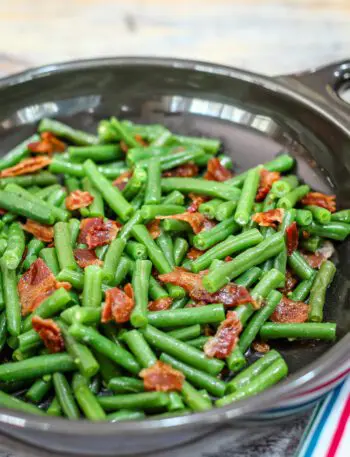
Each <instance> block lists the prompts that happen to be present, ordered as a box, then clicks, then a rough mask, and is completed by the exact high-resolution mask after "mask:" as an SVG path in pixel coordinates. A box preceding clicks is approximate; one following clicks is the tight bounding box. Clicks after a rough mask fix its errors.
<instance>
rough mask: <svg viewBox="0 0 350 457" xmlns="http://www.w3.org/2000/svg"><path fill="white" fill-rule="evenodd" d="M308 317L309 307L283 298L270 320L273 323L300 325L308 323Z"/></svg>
mask: <svg viewBox="0 0 350 457" xmlns="http://www.w3.org/2000/svg"><path fill="white" fill-rule="evenodd" d="M308 315H309V305H307V304H306V303H303V302H301V301H293V300H291V299H289V298H287V297H285V296H283V297H282V299H281V301H280V302H279V304H278V305H277V308H276V309H275V311H274V312H273V313H272V314H271V316H270V319H271V320H272V321H273V322H281V323H285V324H293V323H295V324H300V323H302V322H306V321H307V319H308Z"/></svg>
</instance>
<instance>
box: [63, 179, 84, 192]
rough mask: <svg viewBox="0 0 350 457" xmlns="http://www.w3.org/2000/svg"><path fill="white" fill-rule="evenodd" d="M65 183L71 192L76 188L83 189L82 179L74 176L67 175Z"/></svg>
mask: <svg viewBox="0 0 350 457" xmlns="http://www.w3.org/2000/svg"><path fill="white" fill-rule="evenodd" d="M64 185H65V187H66V189H67V191H68V192H69V193H71V192H74V191H75V190H81V189H80V181H79V179H77V178H75V177H74V176H65V178H64Z"/></svg>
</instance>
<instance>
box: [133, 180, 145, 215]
mask: <svg viewBox="0 0 350 457" xmlns="http://www.w3.org/2000/svg"><path fill="white" fill-rule="evenodd" d="M144 200H145V189H144V187H143V188H142V189H141V190H140V191H139V192H138V193H137V194H136V195H135V197H134V198H133V199H132V200H131V201H130V205H131V206H132V208H133V209H134V211H137V210H139V209H140V208H141V206H142V205H143V204H144ZM138 223H139V222H138Z"/></svg>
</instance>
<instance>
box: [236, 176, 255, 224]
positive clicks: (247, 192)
mask: <svg viewBox="0 0 350 457" xmlns="http://www.w3.org/2000/svg"><path fill="white" fill-rule="evenodd" d="M260 170H261V169H260V168H259V167H257V168H253V169H251V170H249V171H248V173H247V176H246V178H245V180H244V183H243V188H242V193H241V195H240V198H239V200H238V204H237V208H236V211H235V215H234V220H235V221H236V222H237V224H238V225H240V226H243V225H246V224H248V222H249V220H250V214H251V212H252V209H253V204H254V201H255V196H256V193H257V190H258V186H259V180H260Z"/></svg>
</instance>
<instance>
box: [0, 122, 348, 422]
mask: <svg viewBox="0 0 350 457" xmlns="http://www.w3.org/2000/svg"><path fill="white" fill-rule="evenodd" d="M43 132H51V133H52V134H53V135H55V136H56V137H57V138H58V139H60V140H61V141H63V142H64V143H65V144H66V150H65V151H64V152H63V153H62V152H61V153H54V155H53V156H52V160H51V163H50V165H49V167H48V170H43V171H40V172H37V173H33V174H28V175H20V176H13V177H5V178H4V177H3V178H2V177H0V209H1V210H4V211H2V212H1V214H3V215H2V216H1V220H0V351H2V354H3V362H2V363H1V365H0V386H1V387H0V406H3V407H6V408H14V409H17V410H19V411H23V412H26V413H33V414H41V415H52V416H61V417H65V418H67V419H69V420H77V419H89V420H93V421H95V420H96V421H110V422H117V421H123V420H141V419H145V418H149V417H153V418H158V417H159V418H162V417H171V416H173V415H183V414H189V413H191V412H196V411H206V410H208V409H210V408H212V407H213V406H218V407H220V406H224V405H227V404H230V403H232V402H234V401H237V400H241V399H245V398H248V397H249V396H252V395H255V394H257V393H259V392H261V391H263V390H264V389H267V388H269V387H270V386H272V385H274V384H276V383H277V382H278V381H280V380H281V379H283V378H284V377H285V376H287V374H288V366H287V363H286V361H285V360H284V359H283V357H282V356H281V354H279V353H278V352H277V351H276V350H275V349H273V348H272V349H269V350H268V351H267V353H266V354H264V355H263V356H262V355H261V356H260V357H258V358H257V357H253V358H254V360H256V359H257V360H256V361H255V362H254V363H251V357H250V355H251V354H252V353H253V352H254V347H256V346H255V345H254V344H253V343H254V342H266V341H268V342H269V344H270V345H271V346H273V344H274V340H275V339H289V342H290V344H293V342H292V340H294V339H298V338H300V339H313V340H324V341H332V340H334V339H335V338H336V324H335V323H332V322H324V321H323V315H324V307H325V304H326V301H327V289H328V287H329V285H330V284H331V283H332V281H333V279H334V277H335V275H336V267H335V265H334V263H333V262H332V261H331V260H330V259H324V262H323V263H322V264H321V265H320V267H319V268H313V267H312V265H311V264H310V263H309V261H308V257H307V255H306V254H309V255H315V254H316V255H320V254H319V252H322V246H323V244H324V242H325V239H328V240H335V241H338V242H340V241H343V240H345V239H346V238H347V237H348V235H349V234H350V210H349V209H342V210H340V211H333V209H332V211H333V212H332V211H331V210H329V209H327V208H325V207H321V206H317V205H315V204H310V205H306V204H305V205H304V204H303V203H302V201H304V200H303V199H304V198H305V196H307V195H308V193H309V192H310V191H311V190H310V187H309V186H308V185H307V184H304V183H302V182H300V180H299V178H298V177H297V176H296V175H295V174H293V167H294V159H293V158H292V157H291V156H290V155H288V154H282V155H279V156H278V157H276V158H274V159H273V160H271V161H270V162H268V163H266V164H263V165H258V166H256V167H254V168H251V169H249V170H247V171H245V172H244V173H241V174H239V175H236V176H234V177H232V178H230V179H227V180H226V181H220V182H217V181H215V180H208V179H206V176H205V172H206V169H207V164H208V161H209V160H211V159H213V158H214V157H217V159H218V161H219V163H220V166H221V167H223V168H224V169H226V170H231V169H232V161H231V159H230V158H229V156H227V155H225V154H223V153H222V151H221V144H220V141H218V140H217V139H213V138H205V137H195V136H193V137H190V136H183V135H177V134H174V133H172V132H171V131H170V130H169V129H167V128H166V127H165V126H162V125H158V124H156V125H140V124H134V123H132V122H130V121H126V120H118V119H116V118H114V117H113V118H111V119H104V120H102V121H100V123H99V125H98V128H97V133H96V134H92V133H88V132H84V131H81V130H77V129H75V128H72V127H70V126H69V125H66V124H64V123H62V122H59V121H56V120H53V119H43V120H42V121H41V122H40V123H39V126H38V129H37V132H36V133H34V135H32V136H31V137H30V138H28V139H27V140H25V141H23V142H22V143H20V144H19V145H17V146H15V147H14V148H13V149H12V150H10V151H8V152H7V153H6V154H5V155H4V156H3V157H2V158H0V172H2V171H3V170H6V169H8V168H10V167H13V166H16V165H17V164H19V163H21V161H22V160H25V159H28V158H29V157H31V154H32V153H31V151H30V148H28V145H29V143H32V142H37V141H40V134H42V133H43ZM188 164H190V167H189V168H191V169H192V170H193V169H195V170H196V172H195V173H196V175H195V176H190V177H182V175H181V174H180V175H178V174H176V170H177V167H181V170H182V172H183V168H186V167H187V166H188ZM264 169H265V171H266V170H267V171H269V172H279V173H280V176H279V179H277V180H276V181H275V182H274V183H273V184H272V185H271V187H270V188H269V189H268V190H269V191H268V193H267V195H266V196H265V197H264V198H263V201H261V199H260V201H259V202H257V195H258V193H259V190H261V189H260V184H261V176H262V171H263V170H264ZM120 175H123V178H124V176H126V178H125V180H126V182H125V186H124V187H123V188H120V187H119V185H118V186H117V185H116V183H114V180H115V179H116V178H118V177H119V176H120ZM76 191H83V192H88V193H89V194H90V195H91V196H92V197H93V201H92V203H91V204H89V205H88V206H87V207H83V208H80V209H78V210H75V211H70V210H69V209H67V207H66V204H65V200H66V197H67V196H68V195H69V194H70V193H72V192H76ZM192 194H196V195H197V196H202V197H204V199H203V201H202V202H201V204H199V205H198V208H197V210H195V212H196V215H193V214H192V213H189V212H188V208H189V206H190V205H191V204H192V203H193V202H192V198H193V196H192ZM269 210H277V211H280V212H281V215H282V216H281V221H282V222H280V223H278V224H276V225H274V226H270V227H266V226H259V225H258V224H257V223H255V222H253V220H252V217H253V216H254V214H255V213H258V212H265V211H269ZM192 211H193V210H192ZM184 213H186V217H182V215H184ZM191 214H192V217H197V218H198V220H199V221H201V223H202V224H203V227H204V228H203V227H201V229H200V230H197V228H196V227H195V224H192V223H191ZM172 216H176V217H175V218H172ZM86 218H102V219H103V218H105V219H109V220H112V221H116V222H117V225H118V231H117V234H116V235H115V238H114V239H112V240H109V241H107V242H103V243H102V245H100V246H98V247H96V248H92V249H90V251H92V252H91V254H92V255H93V258H95V259H96V260H97V261H94V262H93V264H91V265H88V266H86V267H85V268H82V267H80V266H79V259H78V258H77V257H76V256H75V249H78V248H79V249H80V250H81V249H87V245H85V244H82V243H81V242H80V241H79V240H80V239H81V238H80V236H79V235H80V230H81V221H82V220H83V219H86ZM27 219H30V220H32V221H35V222H36V223H37V224H45V225H46V226H49V227H51V230H52V237H53V240H52V243H50V242H48V241H43V240H42V239H39V238H37V237H35V236H34V235H32V234H31V233H28V232H27V231H26V230H25V228H26V227H24V228H23V223H25V222H26V220H27ZM293 223H294V224H297V225H296V227H297V237H298V246H294V248H293V252H289V249H290V246H289V241H290V240H289V239H288V232H289V231H288V229H289V228H290V226H291V224H293ZM151 226H154V227H155V228H156V232H157V233H155V234H154V233H153V232H152V231H151V230H150V227H151ZM46 228H47V227H46ZM320 250H321V251H320ZM194 254H195V255H194ZM193 255H194V257H193ZM95 256H96V257H95ZM38 259H41V260H40V261H41V262H42V261H43V262H44V263H45V264H46V265H47V267H48V268H49V269H50V270H51V272H52V275H53V276H54V277H55V279H56V281H58V283H57V290H55V291H53V293H51V294H49V295H48V296H45V297H44V298H43V300H42V301H41V303H40V304H39V306H37V307H36V308H35V309H33V310H32V312H31V313H29V315H27V316H26V315H24V313H23V309H24V306H23V305H24V304H23V303H21V298H22V295H21V293H22V292H21V290H22V289H21V287H18V285H19V282H20V281H21V278H22V275H24V274H26V273H27V271H28V270H29V269H31V271H32V268H33V267H32V266H33V264H35V262H36V261H38ZM178 267H180V268H183V269H186V270H188V272H190V273H191V274H193V275H197V276H195V278H196V282H195V287H198V284H200V285H201V288H202V289H201V290H202V294H203V296H204V297H207V296H209V297H210V294H213V296H212V297H211V298H210V299H208V300H207V299H205V301H206V303H203V302H201V303H200V305H201V306H198V303H196V300H195V298H196V297H195V296H194V295H193V293H194V292H193V290H191V287H187V286H186V287H180V285H177V284H172V283H170V282H169V283H168V282H161V281H160V279H161V277H160V278H158V275H167V274H170V273H171V272H172V271H173V270H174V269H175V268H178ZM290 274H292V275H293V276H294V277H295V279H296V284H294V285H293V287H292V288H291V289H289V290H285V289H283V287H286V285H287V284H288V275H290ZM67 283H69V285H70V286H71V289H70V290H66V289H67ZM127 284H130V285H131V287H132V291H133V296H132V298H131V297H128V299H129V300H133V308H132V310H130V314H129V317H128V318H127V320H126V322H125V321H124V322H123V323H120V322H119V323H117V322H114V321H113V319H114V318H115V316H116V314H113V313H114V308H113V307H112V311H111V313H112V314H113V317H112V318H111V321H110V322H107V323H106V321H105V314H106V310H107V305H106V303H107V304H108V300H109V298H108V297H109V292H108V291H110V292H111V295H112V296H113V294H112V292H113V289H114V288H119V291H118V292H119V294H123V293H124V294H126V291H127V288H126V287H125V286H126V285H127ZM228 284H229V288H228V289H226V286H227V285H228ZM182 285H183V284H182ZM63 286H64V287H63ZM232 286H233V288H234V287H236V286H237V287H238V286H239V287H243V288H246V289H247V291H246V292H247V293H249V294H250V297H249V300H250V302H248V303H247V302H245V303H243V304H238V306H235V305H234V307H233V308H232V307H231V305H230V306H228V305H225V303H220V297H221V296H222V295H220V291H221V289H222V288H225V293H224V295H223V296H224V297H225V294H227V293H230V292H227V291H229V290H233V289H230V287H231V288H232ZM128 287H129V289H130V286H128ZM124 291H125V292H124ZM51 292H52V291H51ZM197 293H198V290H197ZM283 294H284V295H285V296H286V297H288V298H289V299H290V300H293V301H296V302H305V303H307V304H308V317H307V319H306V320H305V322H302V323H297V322H293V321H291V322H286V321H281V322H279V321H276V320H275V319H274V318H273V317H272V315H273V314H274V313H275V311H276V309H277V308H278V307H279V304H280V303H281V299H282V297H283ZM214 297H215V299H214ZM226 298H227V297H226ZM198 300H199V299H198ZM211 300H212V301H211ZM125 302H127V300H126V299H125ZM150 302H152V303H150ZM157 302H159V303H163V302H164V303H167V306H168V307H166V308H165V309H160V310H158V311H156V310H154V308H152V306H154V304H155V303H157ZM118 305H119V304H118ZM204 305H205V306H204ZM121 306H125V303H124V302H123V303H122V304H121ZM119 311H120V310H119ZM228 311H235V318H236V319H237V320H239V321H240V322H238V324H239V325H240V327H241V329H240V331H239V335H238V341H237V343H236V344H235V345H233V347H232V348H231V349H230V350H229V351H228V352H227V353H226V354H224V355H220V356H218V358H217V357H209V356H207V355H206V354H207V349H206V348H207V346H206V345H207V344H209V343H210V344H212V343H213V339H212V336H208V335H214V334H215V333H216V332H219V333H220V329H221V327H222V326H223V325H225V323H226V321H227V320H228V319H229V316H230V315H228V314H227V312H228ZM34 317H36V318H38V317H39V318H41V319H51V320H52V321H53V325H54V326H56V327H55V328H56V329H57V331H58V332H59V337H60V338H62V341H63V346H64V347H63V350H62V351H61V352H59V353H50V347H49V346H48V347H45V344H44V343H45V338H43V339H42V334H41V333H40V332H37V331H36V327H35V325H34V323H35V321H34ZM32 319H33V321H32ZM36 320H37V319H36ZM214 342H215V340H214ZM156 363H157V364H161V363H163V364H166V365H168V367H169V369H170V367H171V369H173V370H177V371H178V372H181V373H182V375H183V379H184V380H183V381H182V384H181V388H177V391H172V390H171V389H165V390H164V391H162V389H159V386H158V387H157V386H155V387H154V389H153V390H154V391H148V390H147V385H146V382H145V381H144V379H143V377H144V376H143V374H142V373H143V372H142V370H147V369H149V368H152V367H153V366H154V365H155V364H156ZM227 373H228V374H227Z"/></svg>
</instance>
